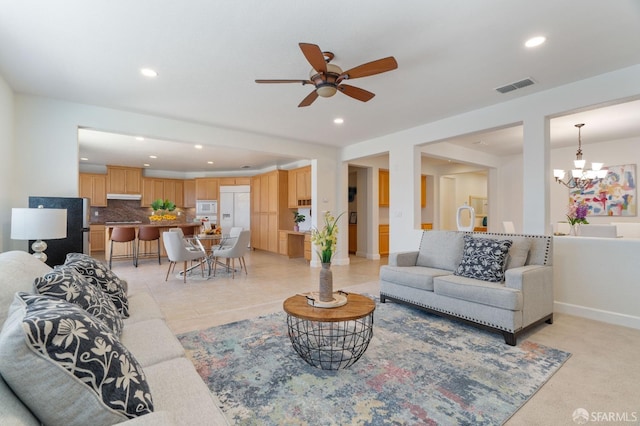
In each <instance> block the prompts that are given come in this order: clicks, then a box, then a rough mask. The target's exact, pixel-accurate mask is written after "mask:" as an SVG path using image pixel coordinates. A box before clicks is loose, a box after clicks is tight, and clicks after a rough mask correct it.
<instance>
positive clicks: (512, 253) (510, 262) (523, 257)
mask: <svg viewBox="0 0 640 426" xmlns="http://www.w3.org/2000/svg"><path fill="white" fill-rule="evenodd" d="M509 239H510V240H511V241H513V244H511V247H510V248H509V256H508V257H507V266H506V268H505V269H511V268H520V267H522V266H524V265H526V263H527V257H528V256H529V248H530V247H531V240H530V239H528V238H525V237H515V236H511V235H509Z"/></svg>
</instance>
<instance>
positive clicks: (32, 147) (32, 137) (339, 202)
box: [0, 89, 348, 261]
mask: <svg viewBox="0 0 640 426" xmlns="http://www.w3.org/2000/svg"><path fill="white" fill-rule="evenodd" d="M0 90H1V89H0ZM3 101H7V96H6V95H3V94H0V102H1V103H2V104H3V105H4V104H5V103H7V102H8V101H7V102H3ZM10 116H11V109H10V108H9V111H6V113H4V114H2V117H3V120H6V118H7V117H10ZM12 117H13V122H14V123H15V127H14V134H13V137H9V140H12V143H8V145H9V146H10V147H13V148H14V149H15V152H14V155H13V156H12V158H11V160H10V163H11V165H12V166H13V167H14V170H13V173H12V174H11V179H9V180H5V179H3V182H1V183H0V188H2V189H3V193H4V191H5V190H6V189H12V192H11V193H12V194H13V195H12V196H11V197H10V202H9V203H8V204H9V205H11V206H12V207H25V206H27V204H28V197H29V195H47V196H71V197H73V196H77V194H78V171H79V170H78V140H77V139H78V137H77V130H78V127H88V128H93V129H98V130H103V131H111V132H116V133H126V134H146V135H150V136H153V137H157V138H159V139H166V140H180V141H184V142H191V143H200V144H203V145H213V144H215V145H225V146H229V147H235V148H248V149H256V147H259V149H260V150H261V151H266V152H271V153H288V154H290V155H291V156H292V157H293V158H309V159H312V158H313V161H314V163H312V169H313V170H315V171H316V172H318V173H320V175H321V176H323V179H317V178H315V177H312V191H313V196H314V199H315V200H319V203H314V206H313V209H314V211H313V215H312V219H311V220H312V224H313V225H315V224H316V222H315V221H316V220H317V219H318V217H319V216H320V215H319V214H318V211H322V210H332V211H338V210H340V209H346V194H345V196H344V199H343V197H342V196H341V191H339V190H338V188H342V186H343V185H346V174H345V177H344V178H343V177H342V175H341V174H336V170H337V169H338V151H337V149H336V148H334V147H330V146H324V145H314V144H308V143H302V142H296V141H290V140H285V139H282V138H276V137H269V136H265V135H257V134H253V133H247V132H240V131H236V130H229V129H222V128H217V127H212V126H205V125H201V124H195V123H189V122H185V121H179V120H171V119H166V118H161V117H154V116H149V115H144V114H136V113H131V112H126V111H119V110H114V109H109V108H101V107H96V106H91V105H82V104H76V103H72V102H64V101H59V100H54V99H48V98H42V97H37V96H30V95H16V96H15V109H14V110H13V115H12ZM8 121H9V122H11V121H12V120H11V119H9V120H8ZM0 126H2V125H1V124H0ZM5 129H6V127H5ZM0 132H3V133H7V134H9V131H7V130H2V129H1V128H0ZM3 143H4V142H3ZM314 176H317V174H314ZM3 206H4V205H3ZM10 218H11V215H10V210H3V211H0V225H1V227H2V229H5V228H6V227H7V226H9V225H10ZM345 220H346V219H345ZM345 223H346V222H345ZM2 244H3V247H4V249H5V250H6V249H8V248H9V247H12V248H16V249H18V248H21V249H25V248H26V245H25V244H21V242H11V240H10V239H9V237H8V235H7V234H5V235H3V236H2ZM345 252H346V249H345ZM345 258H346V259H347V260H348V257H346V256H345ZM337 260H338V261H340V259H337Z"/></svg>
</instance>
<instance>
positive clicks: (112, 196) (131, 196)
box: [107, 194, 142, 200]
mask: <svg viewBox="0 0 640 426" xmlns="http://www.w3.org/2000/svg"><path fill="white" fill-rule="evenodd" d="M141 199H142V195H141V194H107V200H141Z"/></svg>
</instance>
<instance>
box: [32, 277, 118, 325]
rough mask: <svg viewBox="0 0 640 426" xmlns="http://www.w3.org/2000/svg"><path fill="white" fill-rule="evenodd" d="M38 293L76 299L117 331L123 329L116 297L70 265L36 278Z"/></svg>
mask: <svg viewBox="0 0 640 426" xmlns="http://www.w3.org/2000/svg"><path fill="white" fill-rule="evenodd" d="M33 286H34V287H35V290H36V292H37V293H39V294H42V295H45V296H51V297H55V298H57V299H62V300H65V301H67V302H71V303H74V304H76V305H78V306H80V307H81V308H82V309H84V310H85V311H87V312H88V313H90V314H91V315H93V316H95V317H96V318H98V319H99V320H102V321H103V322H104V323H105V325H106V326H107V327H109V328H110V329H111V330H113V332H114V333H116V335H118V336H119V335H120V334H121V333H122V326H123V323H122V317H121V316H120V312H119V311H118V309H117V308H116V306H115V305H114V304H113V301H112V300H111V299H110V298H109V296H107V295H106V294H105V293H104V292H103V291H102V290H101V289H99V288H98V287H96V286H94V285H92V284H90V283H89V282H88V281H87V280H85V278H84V277H83V276H82V275H80V274H79V273H78V272H76V270H75V269H74V268H72V267H70V266H64V265H62V266H56V267H55V268H54V269H53V271H51V272H49V273H47V274H45V275H44V276H42V277H38V278H36V279H35V280H34V282H33Z"/></svg>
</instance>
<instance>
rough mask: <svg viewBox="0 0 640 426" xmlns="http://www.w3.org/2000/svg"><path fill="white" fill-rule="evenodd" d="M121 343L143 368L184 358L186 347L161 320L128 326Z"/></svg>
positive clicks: (123, 332) (121, 337)
mask: <svg viewBox="0 0 640 426" xmlns="http://www.w3.org/2000/svg"><path fill="white" fill-rule="evenodd" d="M120 342H121V343H122V344H123V345H124V346H125V347H126V348H127V349H129V351H130V352H131V353H132V354H134V355H135V357H136V359H137V360H138V362H139V363H140V365H142V367H143V368H146V367H147V366H149V365H153V364H157V363H159V362H162V361H166V360H168V359H172V358H178V357H181V356H184V347H183V346H182V345H181V344H180V342H179V341H178V339H177V338H176V336H175V335H174V334H173V332H171V330H170V329H169V327H168V326H167V324H166V323H165V322H164V321H163V320H161V319H152V320H148V321H141V322H136V323H132V324H127V326H126V327H125V328H124V330H123V331H122V335H121V336H120Z"/></svg>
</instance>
